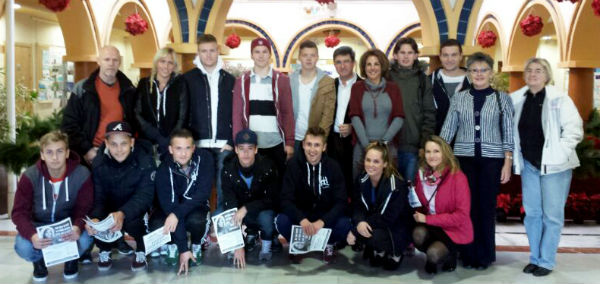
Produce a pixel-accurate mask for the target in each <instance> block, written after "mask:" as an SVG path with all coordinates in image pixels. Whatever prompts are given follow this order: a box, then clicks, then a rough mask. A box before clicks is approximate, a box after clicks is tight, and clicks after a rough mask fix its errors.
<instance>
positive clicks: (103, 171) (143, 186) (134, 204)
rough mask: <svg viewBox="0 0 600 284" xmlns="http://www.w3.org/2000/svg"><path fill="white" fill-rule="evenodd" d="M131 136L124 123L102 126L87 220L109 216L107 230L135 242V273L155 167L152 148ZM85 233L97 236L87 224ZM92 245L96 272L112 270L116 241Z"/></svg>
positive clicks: (142, 258) (142, 257)
mask: <svg viewBox="0 0 600 284" xmlns="http://www.w3.org/2000/svg"><path fill="white" fill-rule="evenodd" d="M132 136H133V132H132V130H131V126H130V125H129V123H127V122H124V121H113V122H111V123H109V124H108V126H107V127H106V139H105V142H104V144H103V145H102V146H101V147H100V149H99V152H100V154H99V155H97V156H96V158H95V159H94V162H93V164H92V172H93V180H94V207H93V209H92V212H91V213H90V217H91V218H92V220H93V221H96V222H98V221H99V220H103V219H104V218H106V217H107V216H109V215H112V217H113V218H114V221H115V224H114V225H113V227H112V228H111V229H110V231H111V232H117V231H123V232H127V233H128V234H129V235H130V236H132V237H133V238H134V239H135V242H136V252H135V257H134V259H133V262H132V264H131V270H133V271H137V270H143V269H145V268H146V254H145V252H144V242H143V239H142V237H143V236H144V234H145V233H146V227H145V225H144V215H145V214H146V212H147V211H148V209H150V206H151V205H152V200H153V198H154V175H155V171H156V166H155V163H154V159H153V158H152V148H151V147H152V146H151V145H150V144H149V143H147V144H145V143H143V142H142V143H141V142H138V143H135V139H134V138H133V137H132ZM134 144H135V148H134ZM86 230H87V231H88V233H89V234H90V235H95V234H96V233H98V232H96V231H95V230H94V229H93V228H91V227H90V226H88V225H86ZM95 243H96V245H97V246H98V248H99V249H100V253H99V258H98V269H99V270H101V271H106V270H109V269H110V268H111V267H112V260H111V257H110V250H111V248H112V247H113V245H114V244H116V242H113V243H105V242H102V241H100V240H98V239H95Z"/></svg>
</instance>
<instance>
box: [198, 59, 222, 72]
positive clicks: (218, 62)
mask: <svg viewBox="0 0 600 284" xmlns="http://www.w3.org/2000/svg"><path fill="white" fill-rule="evenodd" d="M194 65H196V67H197V68H198V69H200V71H202V74H204V75H208V72H207V71H206V68H204V65H202V62H201V61H200V56H198V55H196V57H195V58H194ZM221 69H223V59H221V56H219V57H217V65H216V66H215V69H214V70H213V74H216V73H218V72H219V71H221Z"/></svg>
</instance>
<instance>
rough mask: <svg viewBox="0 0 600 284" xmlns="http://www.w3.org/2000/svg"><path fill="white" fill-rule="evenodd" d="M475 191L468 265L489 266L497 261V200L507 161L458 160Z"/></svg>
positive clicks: (466, 248) (464, 252)
mask: <svg viewBox="0 0 600 284" xmlns="http://www.w3.org/2000/svg"><path fill="white" fill-rule="evenodd" d="M458 161H459V162H460V167H461V169H462V171H463V172H464V173H465V175H466V176H467V180H468V181H469V188H470V189H471V221H472V222H473V242H472V243H471V244H469V245H466V246H464V249H463V250H462V251H461V256H462V260H463V262H464V263H465V264H467V265H473V266H487V265H490V264H491V263H492V262H494V261H496V239H495V233H496V196H497V195H498V192H499V190H500V175H501V171H502V166H503V164H504V159H503V158H482V157H458Z"/></svg>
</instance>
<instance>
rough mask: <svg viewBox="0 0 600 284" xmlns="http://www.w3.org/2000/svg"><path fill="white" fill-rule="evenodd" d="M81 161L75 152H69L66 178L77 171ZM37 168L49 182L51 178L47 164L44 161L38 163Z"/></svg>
mask: <svg viewBox="0 0 600 284" xmlns="http://www.w3.org/2000/svg"><path fill="white" fill-rule="evenodd" d="M80 160H81V159H80V158H79V155H78V154H77V153H75V151H69V158H67V174H66V175H65V176H68V175H69V174H71V173H72V172H73V171H74V170H75V168H77V166H78V165H79V163H80ZM36 167H37V169H38V170H39V171H40V173H42V175H43V176H44V178H46V179H48V180H49V179H50V178H51V177H50V172H48V166H46V162H44V161H43V160H42V159H39V160H38V161H37V163H36Z"/></svg>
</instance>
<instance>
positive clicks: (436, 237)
mask: <svg viewBox="0 0 600 284" xmlns="http://www.w3.org/2000/svg"><path fill="white" fill-rule="evenodd" d="M419 227H425V229H426V230H427V235H426V236H425V239H424V240H423V243H422V244H421V245H417V244H416V243H415V247H416V248H417V249H418V250H420V251H422V252H425V253H426V252H427V249H428V248H429V246H431V244H433V243H435V242H441V243H442V244H444V245H445V246H446V248H447V249H448V252H449V253H448V254H449V255H452V254H454V253H456V250H457V248H458V246H457V245H456V244H455V243H454V242H453V241H452V239H450V237H448V235H447V234H446V232H444V229H442V228H440V227H436V226H430V225H424V224H419V225H417V226H416V227H415V230H416V229H417V228H419Z"/></svg>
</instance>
